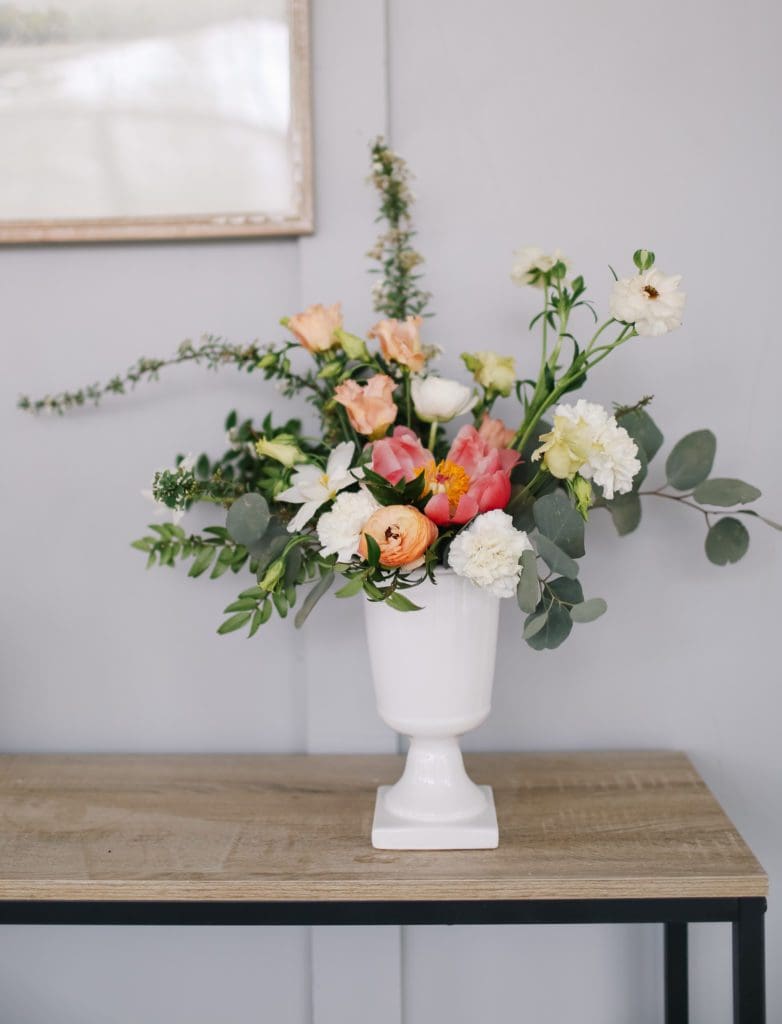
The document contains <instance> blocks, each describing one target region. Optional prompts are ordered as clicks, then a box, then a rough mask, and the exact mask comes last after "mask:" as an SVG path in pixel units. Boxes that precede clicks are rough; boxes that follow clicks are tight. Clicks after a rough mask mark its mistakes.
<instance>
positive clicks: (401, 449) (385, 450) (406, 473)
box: [370, 427, 432, 484]
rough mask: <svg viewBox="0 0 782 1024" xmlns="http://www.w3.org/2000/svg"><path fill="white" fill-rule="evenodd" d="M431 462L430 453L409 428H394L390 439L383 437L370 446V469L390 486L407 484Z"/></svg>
mask: <svg viewBox="0 0 782 1024" xmlns="http://www.w3.org/2000/svg"><path fill="white" fill-rule="evenodd" d="M428 462H432V453H431V452H430V451H429V449H428V448H424V446H423V445H422V444H421V440H420V438H419V437H418V434H416V432H415V431H414V430H411V429H410V428H409V427H394V433H393V434H392V435H391V437H383V438H381V439H380V440H379V441H375V443H374V445H373V446H372V464H371V466H370V469H371V470H372V472H373V473H378V474H379V475H380V476H382V477H385V478H386V480H388V482H389V483H390V484H398V483H399V481H400V480H404V481H405V482H407V483H409V482H410V481H411V480H412V479H413V478H414V477H416V476H417V475H418V473H419V472H420V471H421V470H422V469H423V467H424V466H425V465H426V464H427V463H428Z"/></svg>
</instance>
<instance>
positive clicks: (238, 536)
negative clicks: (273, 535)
mask: <svg viewBox="0 0 782 1024" xmlns="http://www.w3.org/2000/svg"><path fill="white" fill-rule="evenodd" d="M269 519H270V513H269V506H268V505H267V503H266V499H265V498H264V497H263V495H262V494H243V495H242V496H241V498H237V499H236V501H235V502H234V503H233V504H232V505H231V507H230V508H229V509H228V516H227V517H226V520H225V526H226V529H227V530H228V532H229V533H230V535H231V538H232V539H233V540H235V541H236V543H237V544H243V545H244V546H245V547H248V548H249V547H250V546H251V545H253V544H257V543H258V541H259V540H260V539H261V538H262V537H263V535H264V534H265V533H266V529H267V527H268V525H269Z"/></svg>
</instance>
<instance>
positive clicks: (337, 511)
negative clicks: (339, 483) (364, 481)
mask: <svg viewBox="0 0 782 1024" xmlns="http://www.w3.org/2000/svg"><path fill="white" fill-rule="evenodd" d="M378 508H380V506H379V505H378V503H377V502H376V501H375V499H374V498H373V497H372V495H371V494H370V493H369V491H367V490H366V489H365V488H363V487H362V488H361V490H358V491H344V492H343V493H342V494H338V495H337V497H336V498H335V499H334V504H333V505H332V506H331V508H330V509H329V510H328V512H324V513H323V515H322V516H321V517H320V518H319V519H318V540H319V541H320V543H321V544H322V547H321V549H320V553H321V554H322V555H336V556H337V559H338V560H339V561H340V562H349V561H350V560H351V558H352V557H353V555H357V554H358V543H359V541H360V539H361V530H362V528H363V526H364V524H365V523H366V521H367V519H369V517H370V516H371V515H372V513H373V512H375V511H376V510H377V509H378Z"/></svg>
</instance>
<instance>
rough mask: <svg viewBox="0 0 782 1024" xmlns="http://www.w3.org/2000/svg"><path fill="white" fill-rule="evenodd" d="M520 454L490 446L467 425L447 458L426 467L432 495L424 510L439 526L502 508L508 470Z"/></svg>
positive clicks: (506, 497)
mask: <svg viewBox="0 0 782 1024" xmlns="http://www.w3.org/2000/svg"><path fill="white" fill-rule="evenodd" d="M518 461H519V453H518V452H516V451H513V450H512V449H510V448H504V449H499V448H492V447H490V446H489V444H488V443H487V442H486V441H485V439H484V438H482V437H481V436H480V434H479V433H478V431H477V430H476V429H475V427H473V426H470V425H469V424H468V425H466V426H464V427H462V429H461V430H460V431H459V433H458V434H457V435H456V437H455V439H454V442H453V444H452V445H451V450H450V451H449V452H448V457H447V458H446V459H443V460H442V462H440V463H438V464H437V465H436V466H435V464H434V460H432V462H431V463H430V464H429V465H428V466H427V467H426V468H425V470H424V472H425V473H426V480H427V491H426V492H425V493H429V494H431V495H432V497H431V498H430V499H429V501H427V503H426V506H425V508H424V512H425V513H426V514H427V516H429V518H430V519H431V520H433V521H434V522H435V523H437V524H438V525H440V526H446V525H448V524H452V523H457V524H461V523H468V522H469V521H470V520H471V519H474V518H475V516H477V515H478V514H479V513H481V512H490V511H491V510H492V509H496V508H505V506H506V505H507V504H508V501H509V500H510V473H511V470H512V469H513V467H514V466H515V465H516V463H517V462H518Z"/></svg>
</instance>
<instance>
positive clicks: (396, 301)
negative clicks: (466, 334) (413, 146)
mask: <svg viewBox="0 0 782 1024" xmlns="http://www.w3.org/2000/svg"><path fill="white" fill-rule="evenodd" d="M370 181H371V182H372V184H373V185H374V186H375V188H376V189H377V192H378V195H379V196H380V214H379V216H378V220H379V221H384V222H385V224H386V228H385V230H384V231H383V233H382V234H381V235H380V236H379V237H378V240H377V242H376V243H375V246H374V247H373V248H372V249H371V250H370V251H369V253H368V254H367V255H368V256H369V258H370V259H371V260H373V261H374V262H376V263H377V264H378V267H376V268H373V270H372V271H371V272H372V273H375V274H379V275H380V279H379V280H378V282H377V283H376V284H375V286H374V288H373V289H372V293H373V298H374V308H375V310H376V311H377V312H378V313H382V314H383V315H384V316H387V317H390V318H392V319H394V320H404V319H405V317H408V316H417V315H418V314H419V313H423V311H424V310H425V309H426V307H427V305H428V304H429V299H430V298H431V295H430V294H429V292H426V291H424V290H423V289H422V288H421V287H420V286H419V283H418V282H419V281H420V279H421V275H420V274H419V273H416V268H417V267H420V266H421V264H422V263H423V262H424V258H423V256H422V255H421V254H420V253H419V252H418V251H417V250H416V249H415V248H414V247H413V245H412V240H413V237H414V235H415V231H414V230H413V223H412V218H411V214H410V208H411V206H412V204H413V194H412V192H411V191H410V171H409V170H408V167H407V164H406V162H405V161H404V160H403V159H402V158H401V157H400V156H398V155H397V154H396V153H394V152H392V150H390V149H389V148H388V146H387V145H386V143H385V141H384V140H383V139H382V138H378V139H376V140H375V142H374V143H373V145H372V174H371V177H370Z"/></svg>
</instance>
